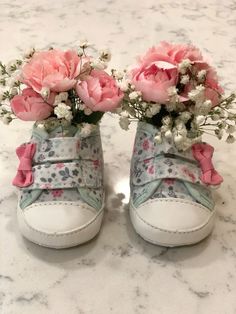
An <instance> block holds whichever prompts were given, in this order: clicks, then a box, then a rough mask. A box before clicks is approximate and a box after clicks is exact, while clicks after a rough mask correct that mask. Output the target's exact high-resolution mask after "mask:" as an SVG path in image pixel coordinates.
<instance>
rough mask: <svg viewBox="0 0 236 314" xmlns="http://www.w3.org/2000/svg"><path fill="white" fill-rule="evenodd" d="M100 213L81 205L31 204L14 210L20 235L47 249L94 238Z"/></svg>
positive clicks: (66, 203) (69, 203) (63, 203)
mask: <svg viewBox="0 0 236 314" xmlns="http://www.w3.org/2000/svg"><path fill="white" fill-rule="evenodd" d="M101 220H102V212H101V211H99V212H98V211H97V210H96V209H94V208H92V207H90V206H89V205H87V204H85V203H82V202H79V203H77V202H51V203H48V202H42V203H34V204H32V205H30V206H28V207H26V208H25V209H24V210H22V209H20V208H19V209H18V221H19V225H20V229H21V231H22V233H23V235H24V236H25V237H26V238H28V239H29V240H31V241H32V242H35V243H38V244H41V245H44V246H49V247H55V248H57V247H58V248H59V247H69V246H73V245H77V244H81V243H83V242H86V241H88V240H90V239H91V238H92V237H94V236H95V235H96V234H97V232H98V231H99V229H100V226H101Z"/></svg>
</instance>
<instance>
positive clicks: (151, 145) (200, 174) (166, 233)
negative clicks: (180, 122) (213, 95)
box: [130, 122, 222, 246]
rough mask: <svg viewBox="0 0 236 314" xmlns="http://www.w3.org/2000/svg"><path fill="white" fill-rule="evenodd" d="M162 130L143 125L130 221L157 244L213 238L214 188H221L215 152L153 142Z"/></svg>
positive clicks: (134, 168) (134, 169)
mask: <svg viewBox="0 0 236 314" xmlns="http://www.w3.org/2000/svg"><path fill="white" fill-rule="evenodd" d="M157 134H158V129H157V128H156V127H155V126H153V125H151V124H148V123H144V122H139V125H138V128H137V134H136V139H135V145H134V152H133V157H132V163H131V181H130V185H131V199H130V216H131V221H132V224H133V226H134V228H135V230H136V232H137V233H138V234H139V235H140V236H141V237H142V238H144V239H145V240H146V241H149V242H151V243H153V244H158V245H163V246H181V245H190V244H194V243H197V242H199V241H201V240H202V239H204V238H205V237H206V236H208V235H209V234H210V232H211V231H212V229H213V226H214V220H215V216H216V211H215V209H214V201H213V199H212V195H211V190H210V188H209V186H210V185H219V184H220V183H221V182H222V178H221V176H220V175H219V174H218V173H217V172H216V170H215V169H214V167H213V165H212V162H211V158H212V154H213V148H212V147H211V146H210V145H208V144H205V143H199V144H194V145H193V146H192V148H191V149H189V150H188V151H185V152H179V151H178V150H177V149H176V148H175V146H174V145H173V144H172V143H170V142H168V141H167V140H165V141H163V142H162V143H161V144H158V143H157V141H155V137H156V135H157Z"/></svg>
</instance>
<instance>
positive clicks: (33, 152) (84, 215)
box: [13, 125, 104, 249]
mask: <svg viewBox="0 0 236 314" xmlns="http://www.w3.org/2000/svg"><path fill="white" fill-rule="evenodd" d="M16 152H17V155H18V158H19V159H20V164H19V167H18V171H17V175H16V177H15V179H14V181H13V184H14V185H16V186H18V187H19V188H20V189H19V204H18V209H17V217H18V223H19V228H20V231H21V232H22V234H23V236H24V237H25V238H27V239H28V240H30V241H32V242H34V243H37V244H39V245H42V246H46V247H50V248H57V249H61V248H67V247H72V246H76V245H79V244H82V243H84V242H87V241H89V240H91V239H92V238H93V237H95V236H96V234H97V233H98V232H99V230H100V227H101V223H102V218H103V211H104V188H103V153H102V145H101V138H100V131H99V126H94V127H93V130H92V131H91V133H90V134H88V132H87V134H86V132H84V129H83V128H81V127H75V126H66V127H63V126H59V127H58V126H57V127H52V128H51V129H49V130H46V129H45V128H40V125H38V126H37V125H35V126H34V127H33V132H32V138H31V140H30V142H29V143H25V144H23V145H21V146H20V147H18V148H17V151H16Z"/></svg>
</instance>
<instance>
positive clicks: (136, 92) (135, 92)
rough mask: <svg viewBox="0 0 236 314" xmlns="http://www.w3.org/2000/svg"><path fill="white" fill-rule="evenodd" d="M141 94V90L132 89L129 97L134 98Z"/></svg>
mask: <svg viewBox="0 0 236 314" xmlns="http://www.w3.org/2000/svg"><path fill="white" fill-rule="evenodd" d="M140 95H141V92H138V91H133V92H131V93H130V94H129V99H131V100H134V99H137V98H138V97H139V96H140Z"/></svg>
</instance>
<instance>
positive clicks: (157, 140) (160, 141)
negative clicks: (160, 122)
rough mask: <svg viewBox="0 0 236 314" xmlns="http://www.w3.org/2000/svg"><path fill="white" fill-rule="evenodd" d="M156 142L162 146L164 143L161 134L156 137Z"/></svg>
mask: <svg viewBox="0 0 236 314" xmlns="http://www.w3.org/2000/svg"><path fill="white" fill-rule="evenodd" d="M154 140H155V142H156V143H157V144H161V143H162V137H161V134H157V135H156V136H155V137H154Z"/></svg>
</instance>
